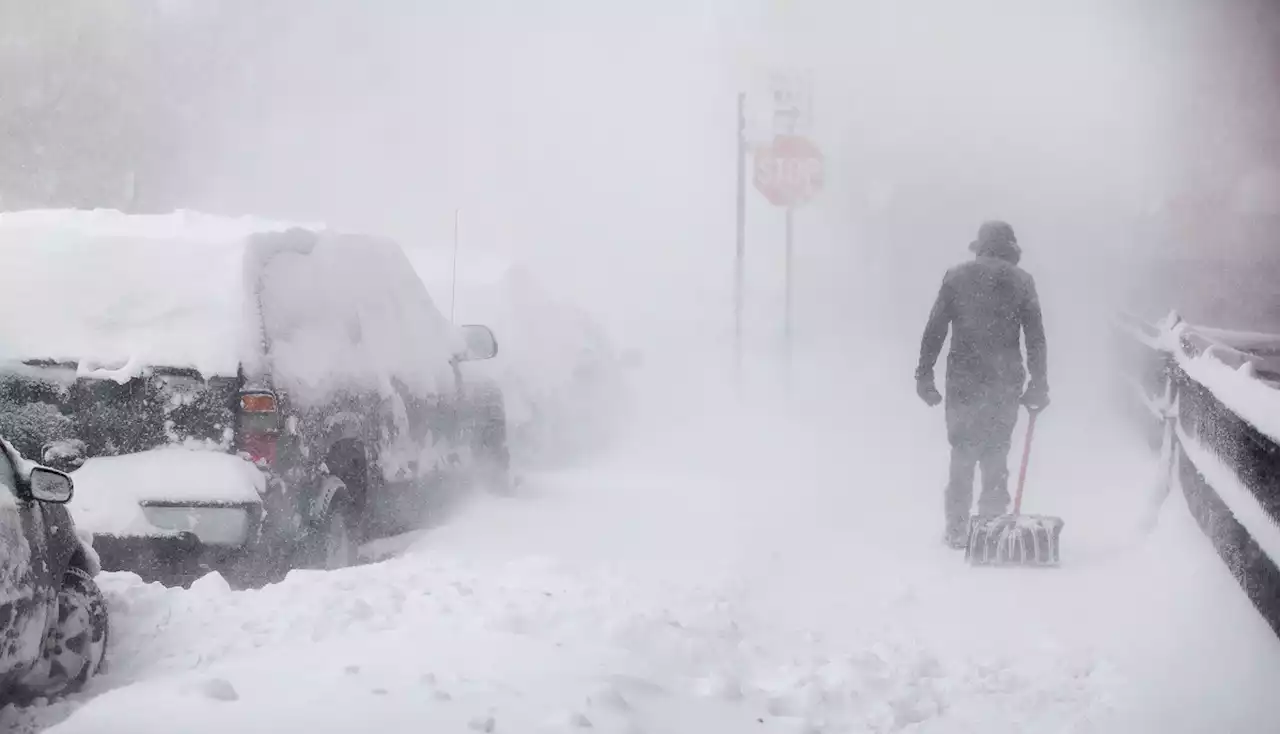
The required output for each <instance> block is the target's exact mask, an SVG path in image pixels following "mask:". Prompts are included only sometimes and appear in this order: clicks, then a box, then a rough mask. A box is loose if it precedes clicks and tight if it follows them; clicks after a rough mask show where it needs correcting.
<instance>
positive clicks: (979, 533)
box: [964, 515, 1063, 566]
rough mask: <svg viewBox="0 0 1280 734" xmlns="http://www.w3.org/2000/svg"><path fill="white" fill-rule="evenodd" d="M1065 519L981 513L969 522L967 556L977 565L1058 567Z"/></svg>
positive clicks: (968, 559)
mask: <svg viewBox="0 0 1280 734" xmlns="http://www.w3.org/2000/svg"><path fill="white" fill-rule="evenodd" d="M1062 525H1063V522H1062V518H1058V517H1052V516H1049V515H979V516H976V517H974V518H972V519H971V520H970V521H969V544H968V546H967V547H966V548H965V551H964V556H965V560H967V561H968V562H969V563H970V564H971V565H974V566H1057V565H1058V563H1059V561H1060V559H1061V557H1060V555H1059V539H1060V538H1061V536H1062Z"/></svg>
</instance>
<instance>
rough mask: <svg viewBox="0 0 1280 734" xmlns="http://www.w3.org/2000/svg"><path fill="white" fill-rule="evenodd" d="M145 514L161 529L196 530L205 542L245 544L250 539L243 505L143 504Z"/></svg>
mask: <svg viewBox="0 0 1280 734" xmlns="http://www.w3.org/2000/svg"><path fill="white" fill-rule="evenodd" d="M142 514H143V516H144V517H146V518H147V522H149V523H151V524H152V525H154V526H156V527H157V528H160V529H161V530H176V531H188V532H191V533H194V534H195V536H196V537H197V538H199V539H200V542H201V543H204V544H205V545H223V546H241V545H244V544H245V541H247V540H248V539H249V513H248V511H247V510H245V509H244V508H243V507H155V506H148V505H143V507H142Z"/></svg>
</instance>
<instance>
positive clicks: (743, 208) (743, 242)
mask: <svg viewBox="0 0 1280 734" xmlns="http://www.w3.org/2000/svg"><path fill="white" fill-rule="evenodd" d="M737 238H738V241H737V251H736V256H735V258H734V264H733V369H734V376H735V379H736V380H737V381H738V387H739V388H741V386H742V305H743V293H742V291H743V288H744V283H743V280H744V278H745V274H746V256H747V95H746V93H739V94H738V230H737Z"/></svg>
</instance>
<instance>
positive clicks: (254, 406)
mask: <svg viewBox="0 0 1280 734" xmlns="http://www.w3.org/2000/svg"><path fill="white" fill-rule="evenodd" d="M240 410H243V411H244V412H246V413H274V412H276V396H275V395H271V394H269V393H249V394H247V395H241V396H240Z"/></svg>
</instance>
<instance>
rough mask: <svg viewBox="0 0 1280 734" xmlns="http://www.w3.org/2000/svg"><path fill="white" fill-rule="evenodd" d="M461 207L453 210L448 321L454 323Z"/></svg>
mask: <svg viewBox="0 0 1280 734" xmlns="http://www.w3.org/2000/svg"><path fill="white" fill-rule="evenodd" d="M461 214H462V210H461V209H454V210H453V275H452V276H451V277H450V280H449V322H450V323H456V322H455V321H454V318H453V307H454V304H455V302H456V301H457V297H458V219H459V216H460V215H461Z"/></svg>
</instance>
